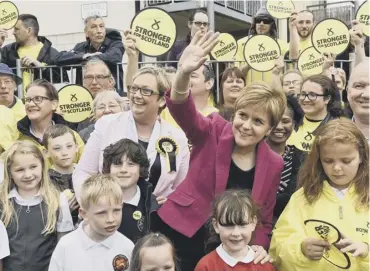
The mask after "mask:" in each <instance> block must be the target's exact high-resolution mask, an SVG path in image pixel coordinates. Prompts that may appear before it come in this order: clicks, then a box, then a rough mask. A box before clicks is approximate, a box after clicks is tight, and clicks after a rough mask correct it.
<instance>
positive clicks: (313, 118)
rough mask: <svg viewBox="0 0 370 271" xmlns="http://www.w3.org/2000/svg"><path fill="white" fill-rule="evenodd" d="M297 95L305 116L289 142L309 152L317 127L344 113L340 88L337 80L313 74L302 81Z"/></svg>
mask: <svg viewBox="0 0 370 271" xmlns="http://www.w3.org/2000/svg"><path fill="white" fill-rule="evenodd" d="M297 97H298V100H299V104H300V105H301V107H302V110H303V112H304V117H303V119H302V121H301V123H298V125H297V126H296V128H295V131H294V132H293V133H292V135H291V137H290V138H289V139H288V142H287V144H288V145H294V146H295V147H296V148H297V149H299V150H302V151H305V152H309V151H310V150H311V146H312V143H313V140H314V138H315V131H316V129H317V128H318V127H319V126H321V125H323V124H325V123H327V122H328V121H329V120H332V119H336V118H339V117H340V116H341V115H342V110H341V105H340V100H339V93H338V88H337V86H336V84H335V82H333V81H332V80H330V79H329V78H328V77H326V76H325V75H321V74H320V75H312V76H309V77H307V78H306V79H305V80H304V81H303V82H302V88H301V91H300V93H299V94H297Z"/></svg>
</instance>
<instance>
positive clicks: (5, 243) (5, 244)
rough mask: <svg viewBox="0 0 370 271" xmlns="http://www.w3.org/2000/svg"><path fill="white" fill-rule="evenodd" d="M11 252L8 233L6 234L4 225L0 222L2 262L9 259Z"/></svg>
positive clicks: (0, 254)
mask: <svg viewBox="0 0 370 271" xmlns="http://www.w3.org/2000/svg"><path fill="white" fill-rule="evenodd" d="M9 255H10V251H9V239H8V233H7V232H6V229H5V226H4V223H3V222H2V221H1V220H0V260H1V259H4V258H5V257H8V256H9Z"/></svg>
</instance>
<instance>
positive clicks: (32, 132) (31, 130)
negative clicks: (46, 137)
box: [30, 120, 55, 141]
mask: <svg viewBox="0 0 370 271" xmlns="http://www.w3.org/2000/svg"><path fill="white" fill-rule="evenodd" d="M53 125H55V122H54V121H53V120H51V126H53ZM30 133H31V134H32V135H33V136H34V137H36V138H37V139H39V140H40V141H42V139H43V136H42V137H38V136H36V133H35V131H34V130H33V129H32V124H31V125H30Z"/></svg>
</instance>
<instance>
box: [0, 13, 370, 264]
mask: <svg viewBox="0 0 370 271" xmlns="http://www.w3.org/2000/svg"><path fill="white" fill-rule="evenodd" d="M208 19H209V18H208V16H207V13H206V12H205V11H204V10H195V11H194V12H192V14H191V15H190V17H189V21H188V27H189V35H188V36H187V37H186V39H185V40H180V41H177V42H176V44H175V45H174V47H173V48H172V50H171V51H170V52H169V54H168V60H169V61H170V62H169V63H170V64H169V65H168V66H167V67H159V66H155V65H146V66H144V67H139V55H140V52H139V51H138V49H137V46H136V39H135V36H133V35H132V33H131V31H130V30H127V31H125V32H124V35H123V38H122V37H121V34H120V33H119V31H117V30H114V29H108V28H105V24H104V20H103V18H101V17H99V16H91V17H88V18H86V19H85V34H86V41H83V42H81V43H78V44H77V45H76V46H75V47H74V48H73V49H72V50H71V51H63V52H58V51H57V50H56V49H54V48H53V47H52V46H51V42H50V41H48V40H47V39H46V38H45V37H41V36H39V35H38V32H39V25H38V21H37V18H36V17H35V16H34V15H30V14H22V15H20V16H19V20H18V22H17V24H16V25H15V27H14V31H13V34H14V36H15V38H16V41H15V42H14V43H11V44H8V45H6V46H4V47H2V48H1V64H0V161H1V162H0V170H1V172H0V271H19V270H25V271H47V270H49V271H83V270H97V271H98V270H99V271H102V270H107V271H108V270H109V271H112V270H114V271H124V270H131V271H164V270H171V271H193V270H196V271H207V270H208V271H225V270H230V271H231V270H236V271H237V270H239V271H241V270H243V271H247V270H251V271H257V270H260V271H263V270H265V271H270V270H271V271H272V270H281V271H293V270H297V271H298V270H299V271H304V270H307V271H308V270H323V271H335V270H342V269H347V270H356V271H359V270H369V244H368V239H369V236H368V230H369V225H370V222H369V145H368V143H369V76H370V73H369V60H368V40H367V38H366V37H365V35H364V34H363V31H362V28H361V25H360V24H359V22H358V21H353V22H352V25H351V29H350V30H349V31H350V37H351V44H350V48H349V49H348V50H351V51H353V52H354V53H355V60H354V63H353V67H354V68H353V69H352V70H351V69H350V66H349V65H347V66H343V65H342V67H343V69H342V68H339V67H338V66H337V63H336V62H335V59H336V58H338V56H336V55H333V54H325V55H324V56H323V57H324V59H325V61H324V64H323V69H322V72H321V73H320V74H315V75H310V76H304V75H303V74H302V73H301V72H300V71H299V70H297V68H296V67H297V59H298V58H299V56H300V54H301V53H302V52H303V51H304V50H305V49H307V48H309V47H310V46H312V44H311V34H312V31H313V28H314V25H315V23H316V22H315V20H314V16H313V14H312V13H311V12H309V11H307V10H304V11H301V12H293V13H292V14H291V16H290V18H289V19H288V21H289V29H290V31H289V41H290V42H289V43H287V42H286V41H284V40H280V39H278V32H277V27H276V19H275V18H273V17H272V16H271V15H270V14H269V13H268V12H267V11H266V9H265V8H261V9H260V10H259V11H258V12H257V14H256V15H255V16H254V17H253V23H252V25H251V28H250V29H249V33H248V35H246V37H245V38H243V39H241V40H239V41H238V44H239V46H238V48H239V50H238V52H237V54H236V56H235V59H234V60H233V62H232V63H228V65H227V66H226V67H225V69H224V70H223V72H222V74H221V76H220V86H219V87H220V93H219V96H220V99H219V102H218V101H217V99H216V96H217V95H216V94H215V93H214V91H213V90H214V88H215V82H216V80H215V73H214V68H213V65H212V63H208V61H207V60H208V55H209V54H210V52H211V50H212V49H213V48H214V47H215V46H216V45H217V44H218V42H219V33H218V32H212V31H209V29H208V27H209V20H208ZM259 34H264V35H268V36H270V37H272V38H274V39H276V40H277V42H278V43H279V45H280V48H281V56H280V57H279V58H278V59H276V64H275V67H274V68H273V70H271V71H269V72H264V73H262V72H259V71H255V70H253V69H252V68H251V67H250V66H249V65H248V64H247V63H246V62H245V61H244V53H243V52H242V49H243V44H245V42H246V41H247V40H248V39H249V38H250V37H252V36H254V35H259ZM0 36H1V37H2V38H0V43H1V42H4V39H5V38H6V32H4V31H3V30H0ZM0 45H2V44H0ZM124 53H126V54H127V65H126V70H125V73H124V74H123V70H122V65H118V66H117V64H119V63H121V61H122V57H123V54H124ZM16 59H20V60H21V65H22V72H23V74H22V77H19V76H17V75H16V73H15V72H14V70H12V68H14V67H15V61H16ZM173 61H176V62H173ZM76 64H82V65H83V66H82V67H80V66H79V67H77V68H76V67H75V68H73V67H71V66H69V67H68V68H65V69H60V68H59V67H55V66H62V65H76ZM48 65H55V66H53V68H51V69H50V68H48V67H47V66H48ZM117 67H119V68H117ZM68 69H76V84H79V85H82V86H84V87H85V88H86V89H87V90H88V91H89V92H90V93H91V95H92V96H93V98H94V101H93V104H92V114H91V116H90V117H89V118H88V119H86V120H84V121H82V122H80V123H70V122H68V121H66V120H65V119H64V118H63V114H62V113H61V112H60V110H59V108H58V103H59V96H58V90H57V87H56V86H55V84H54V83H60V82H69V80H70V78H68V74H67V70H68ZM123 76H124V77H123ZM20 84H22V85H23V91H24V99H20V98H19V97H17V95H16V89H17V86H19V85H20Z"/></svg>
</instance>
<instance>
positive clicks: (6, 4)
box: [0, 1, 19, 30]
mask: <svg viewBox="0 0 370 271" xmlns="http://www.w3.org/2000/svg"><path fill="white" fill-rule="evenodd" d="M18 16H19V12H18V8H17V6H16V5H15V4H14V3H13V2H10V1H3V2H0V27H1V28H4V29H5V30H9V29H12V28H13V27H14V26H15V24H16V23H17V21H18Z"/></svg>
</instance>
